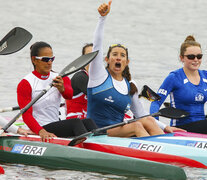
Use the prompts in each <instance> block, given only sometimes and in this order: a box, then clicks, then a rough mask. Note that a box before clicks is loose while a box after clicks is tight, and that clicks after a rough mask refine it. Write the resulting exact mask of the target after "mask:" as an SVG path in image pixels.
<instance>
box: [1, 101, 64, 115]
mask: <svg viewBox="0 0 207 180" xmlns="http://www.w3.org/2000/svg"><path fill="white" fill-rule="evenodd" d="M64 105H65V103H61V104H60V107H62V106H64ZM16 110H20V107H19V106H13V107H5V108H2V109H0V113H3V112H10V111H16Z"/></svg>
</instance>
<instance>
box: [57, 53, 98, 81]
mask: <svg viewBox="0 0 207 180" xmlns="http://www.w3.org/2000/svg"><path fill="white" fill-rule="evenodd" d="M97 54H98V51H95V52H92V53H88V54H85V55H82V56H80V57H79V58H77V59H76V60H75V61H73V62H72V63H70V64H69V65H67V66H66V67H65V68H64V69H63V70H62V71H61V72H60V74H59V75H60V76H62V77H65V76H68V75H70V74H72V73H74V72H76V71H78V70H79V69H82V68H83V67H85V66H86V65H88V64H89V63H90V62H91V61H92V60H93V59H94V58H95V57H96V56H97Z"/></svg>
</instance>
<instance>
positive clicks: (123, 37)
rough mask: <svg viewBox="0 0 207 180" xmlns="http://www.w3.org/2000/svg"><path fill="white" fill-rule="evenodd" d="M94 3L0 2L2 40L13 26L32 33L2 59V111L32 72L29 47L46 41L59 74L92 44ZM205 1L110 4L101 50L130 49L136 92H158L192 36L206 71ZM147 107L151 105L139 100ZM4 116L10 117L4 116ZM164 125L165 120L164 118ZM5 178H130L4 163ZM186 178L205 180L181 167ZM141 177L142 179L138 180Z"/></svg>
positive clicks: (199, 172) (78, 0) (49, 0)
mask: <svg viewBox="0 0 207 180" xmlns="http://www.w3.org/2000/svg"><path fill="white" fill-rule="evenodd" d="M102 2H106V1H103V0H101V1H97V0H74V1H72V0H61V1H56V0H44V1H43V0H35V1H34V0H16V1H14V0H6V1H5V0H0V14H1V19H0V27H1V30H0V39H1V37H3V36H4V35H6V33H7V32H8V31H9V30H10V29H12V28H13V27H15V26H21V27H24V28H25V29H27V30H28V31H30V32H31V33H32V34H33V39H32V41H31V42H30V43H29V44H28V45H27V46H26V47H25V48H24V49H22V50H21V51H19V52H17V53H15V54H12V55H9V56H1V57H0V62H1V63H0V77H1V78H0V103H1V104H0V107H1V108H3V107H8V106H15V105H17V100H16V86H17V84H18V82H19V81H20V80H21V78H22V77H24V76H25V75H26V74H28V73H29V72H30V71H32V70H33V69H32V65H31V62H30V59H29V47H30V45H31V44H32V43H34V42H36V41H40V40H41V41H46V42H48V43H50V44H51V45H52V47H53V50H54V54H55V56H56V60H55V62H54V66H53V69H54V70H55V71H60V70H61V69H62V68H63V67H64V66H65V65H67V64H68V63H69V62H71V61H73V60H74V59H75V58H77V57H79V56H80V54H81V47H82V46H83V45H84V43H86V42H92V37H93V32H94V29H95V26H96V23H97V19H98V13H97V7H98V5H99V4H100V3H102ZM206 7H207V1H204V0H197V1H194V0H173V1H166V0H156V1H154V0H147V1H146V0H113V3H112V10H111V14H110V15H109V17H108V18H107V22H106V28H105V40H104V49H105V52H106V51H107V47H108V46H109V45H110V44H114V43H122V44H125V45H126V46H127V47H128V49H129V56H130V60H131V63H130V68H131V73H132V76H133V78H134V79H135V80H136V81H137V83H138V85H139V88H141V87H142V86H143V85H144V84H147V85H148V86H150V87H151V88H152V89H154V90H157V88H158V87H159V85H160V84H161V82H162V81H163V79H164V77H165V76H166V75H167V74H168V73H169V72H170V71H172V70H175V69H177V68H179V67H181V66H182V64H181V63H180V62H179V60H178V54H179V47H180V44H181V43H182V42H183V41H184V39H185V37H186V36H187V35H189V34H193V35H194V36H195V37H196V39H197V40H198V41H199V42H200V43H201V45H202V47H203V54H204V58H203V64H202V67H201V68H203V69H205V68H206V65H207V64H206V46H207V36H206V27H207V21H206V18H207V11H206ZM143 102H144V104H145V106H146V109H148V108H149V102H147V101H145V100H143ZM4 115H5V116H14V115H15V112H13V113H5V114H4ZM162 120H163V121H165V122H166V123H168V120H166V119H162ZM3 167H4V168H5V171H6V174H5V175H3V176H0V179H3V178H4V179H18V180H20V179H21V180H22V179H58V180H60V179H83V180H87V179H93V180H96V179H129V178H127V177H122V176H121V177H120V176H114V175H102V174H98V173H97V174H96V173H83V172H77V171H51V170H46V169H42V168H39V167H31V166H22V165H3ZM185 171H186V172H187V174H188V177H189V179H199V178H200V179H205V178H206V179H207V171H206V170H201V169H188V168H185ZM142 179H145V178H142Z"/></svg>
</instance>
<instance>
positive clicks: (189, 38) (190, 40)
mask: <svg viewBox="0 0 207 180" xmlns="http://www.w3.org/2000/svg"><path fill="white" fill-rule="evenodd" d="M191 46H198V47H200V48H201V45H200V43H198V42H196V40H195V38H194V37H193V36H192V35H189V36H187V37H186V39H185V41H184V42H183V43H182V45H181V47H180V56H182V57H183V56H184V53H185V51H186V49H187V48H188V47H191Z"/></svg>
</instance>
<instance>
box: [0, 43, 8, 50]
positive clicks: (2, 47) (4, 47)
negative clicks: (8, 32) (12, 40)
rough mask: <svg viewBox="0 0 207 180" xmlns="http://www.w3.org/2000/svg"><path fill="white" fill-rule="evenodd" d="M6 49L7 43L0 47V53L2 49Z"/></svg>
mask: <svg viewBox="0 0 207 180" xmlns="http://www.w3.org/2000/svg"><path fill="white" fill-rule="evenodd" d="M6 48H7V42H4V43H3V44H2V45H1V46H0V52H1V51H3V50H4V49H6Z"/></svg>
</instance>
